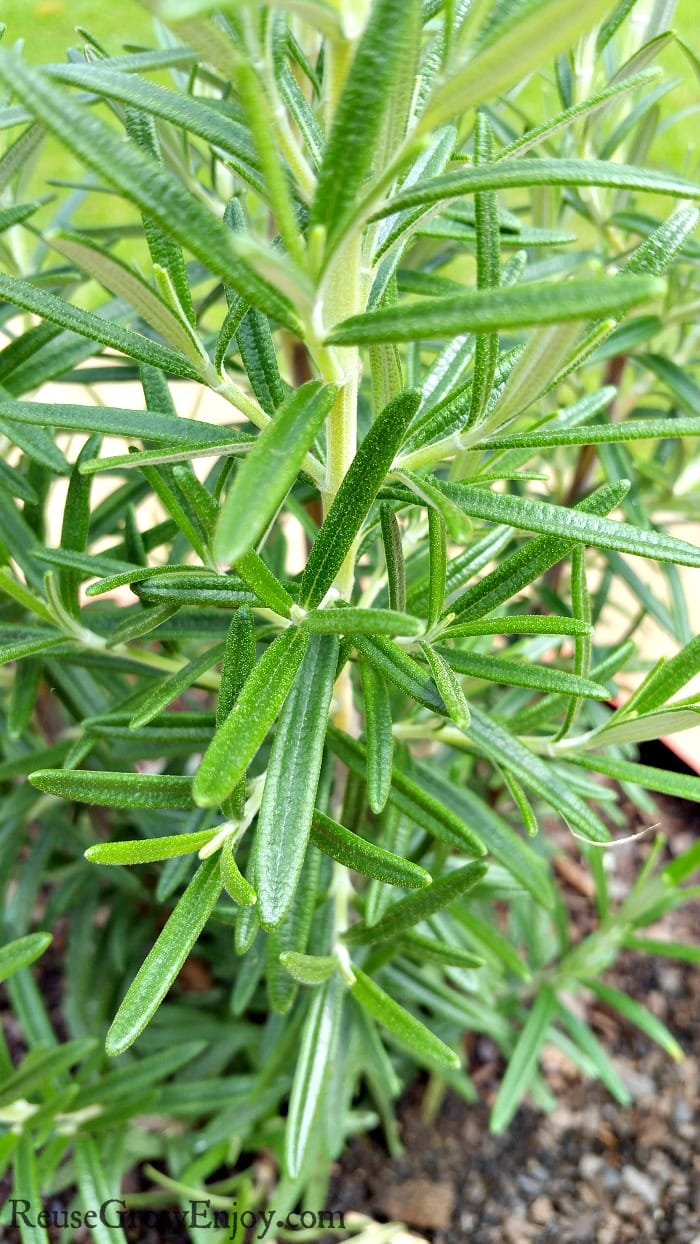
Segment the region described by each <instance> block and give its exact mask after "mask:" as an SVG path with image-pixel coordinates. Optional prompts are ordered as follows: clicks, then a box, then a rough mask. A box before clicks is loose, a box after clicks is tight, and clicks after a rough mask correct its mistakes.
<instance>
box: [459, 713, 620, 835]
mask: <svg viewBox="0 0 700 1244" xmlns="http://www.w3.org/2000/svg"><path fill="white" fill-rule="evenodd" d="M469 738H470V742H472V743H476V744H477V746H478V747H479V749H480V750H481V751H482V752H483V753H484V755H485V756H487V757H490V758H492V759H493V760H494V761H495V762H496V763H497V764H499V765H501V766H502V767H503V768H505V769H509V770H511V771H512V772H513V773H514V774H515V777H516V778H517V780H518V781H519V782H521V783H522V784H523V786H525V787H527V789H528V790H533V791H534V792H535V794H536V795H539V797H540V798H541V799H544V800H545V801H546V803H548V804H549V805H550V807H553V808H554V810H555V811H556V812H557V813H558V814H559V815H560V816H563V817H564V818H565V819H566V821H568V822H569V824H570V825H572V826H573V827H574V828H575V829H576V830H578V832H579V833H581V834H583V835H584V836H585V837H587V838H591V839H592V840H593V841H594V842H607V841H608V840H609V837H610V835H609V833H608V831H607V829H606V828H605V825H604V824H603V822H602V821H601V820H600V819H599V817H597V816H596V815H595V813H594V812H592V811H591V809H590V808H589V807H588V806H587V805H586V804H585V803H584V802H583V800H582V799H579V797H578V795H576V794H575V793H574V792H573V791H572V790H570V789H569V785H568V783H567V782H566V780H565V779H564V778H562V777H561V776H560V775H559V773H558V772H557V770H556V769H555V767H554V766H553V765H552V764H548V763H547V762H546V761H544V760H542V759H541V758H540V757H539V756H536V755H535V754H534V752H531V751H530V749H529V747H526V745H525V744H524V743H521V741H520V739H518V738H516V736H515V735H514V734H512V733H511V731H510V730H506V728H505V727H504V726H501V725H500V724H499V723H498V722H496V721H494V720H493V718H491V717H488V716H487V715H486V714H485V713H483V712H482V711H481V709H478V708H476V706H475V705H472V724H471V729H470V734H469ZM455 741H456V740H455Z"/></svg>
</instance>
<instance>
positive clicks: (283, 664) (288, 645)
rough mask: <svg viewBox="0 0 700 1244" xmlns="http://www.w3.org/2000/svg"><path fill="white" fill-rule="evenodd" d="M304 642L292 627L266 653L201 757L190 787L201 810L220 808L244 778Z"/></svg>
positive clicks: (281, 700)
mask: <svg viewBox="0 0 700 1244" xmlns="http://www.w3.org/2000/svg"><path fill="white" fill-rule="evenodd" d="M307 643H308V639H307V636H306V635H303V634H302V633H301V632H300V631H299V630H298V629H297V628H296V627H291V628H290V629H289V630H286V631H283V632H282V634H281V635H278V636H277V638H276V639H275V640H273V642H272V643H271V644H270V646H269V647H268V648H266V650H265V652H264V654H263V656H262V657H261V659H260V661H259V662H258V664H257V665H256V666H255V668H254V669H253V671H252V672H251V674H250V676H249V677H248V679H247V680H246V682H245V685H244V686H243V689H242V690H241V693H240V695H239V697H238V699H237V701H236V703H235V705H234V706H233V708H232V709H231V712H230V713H229V715H228V717H226V719H225V720H224V721H223V722H222V724H221V726H219V728H218V729H217V732H216V734H215V735H214V738H213V739H212V741H211V743H210V744H209V747H208V748H207V750H206V752H205V753H204V757H203V759H202V762H201V764H200V766H199V769H198V771H197V773H196V775H195V779H194V783H193V786H192V793H193V797H194V800H195V803H197V804H199V806H200V807H205V808H208V807H214V806H215V805H216V804H220V803H221V801H222V800H223V799H225V798H226V797H227V795H230V794H231V792H232V790H233V789H234V787H235V786H236V784H237V783H238V781H239V780H240V778H241V777H242V776H243V774H244V773H245V771H246V769H247V767H248V765H249V764H250V761H251V760H252V759H253V757H254V755H255V753H256V752H257V750H258V748H259V747H260V744H261V743H262V741H263V739H264V738H265V735H266V734H267V732H268V730H269V729H270V727H271V725H272V724H273V722H274V721H275V718H276V717H277V714H278V713H279V711H280V709H281V708H282V705H283V704H284V701H285V700H286V698H287V695H288V694H289V691H290V690H291V687H292V684H293V682H294V679H295V676H296V673H297V670H298V669H299V666H300V665H301V661H302V658H303V656H304V652H305V649H306V646H307Z"/></svg>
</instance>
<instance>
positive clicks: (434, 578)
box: [428, 506, 447, 626]
mask: <svg viewBox="0 0 700 1244" xmlns="http://www.w3.org/2000/svg"><path fill="white" fill-rule="evenodd" d="M428 542H429V545H430V587H429V598H428V624H429V625H430V626H434V625H435V623H436V622H437V621H438V619H439V617H440V616H441V614H442V611H443V608H444V605H445V588H446V581H447V532H446V530H445V522H444V520H443V517H442V515H441V514H440V513H438V511H437V510H435V509H433V507H432V506H429V507H428Z"/></svg>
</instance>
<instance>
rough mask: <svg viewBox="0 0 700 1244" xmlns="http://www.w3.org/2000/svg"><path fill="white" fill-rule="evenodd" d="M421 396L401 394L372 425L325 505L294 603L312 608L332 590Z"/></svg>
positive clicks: (414, 393)
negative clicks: (330, 498)
mask: <svg viewBox="0 0 700 1244" xmlns="http://www.w3.org/2000/svg"><path fill="white" fill-rule="evenodd" d="M420 401H421V395H420V393H419V392H418V391H416V390H407V391H406V392H405V393H402V394H401V395H400V396H399V397H397V398H396V399H395V400H394V401H393V402H390V403H389V405H388V406H385V408H384V410H383V411H382V412H381V414H380V415H379V416H378V418H377V419H376V420H375V422H374V423H373V424H372V427H371V428H370V430H369V432H368V433H367V435H366V436H365V439H364V440H363V442H362V444H361V445H360V448H359V449H358V451H357V454H356V455H355V457H354V459H353V461H352V463H351V465H350V469H349V470H348V472H347V474H346V475H345V477H344V479H343V481H342V483H341V485H340V487H339V489H338V491H337V493H336V495H335V497H334V500H333V504H332V505H331V508H330V510H329V511H328V514H327V515H326V518H325V519H324V522H323V524H322V526H321V529H320V531H319V533H318V535H317V537H316V539H315V541H314V545H313V548H312V549H311V553H310V555H309V560H308V562H307V563H306V568H305V570H304V573H303V575H302V578H301V590H300V597H299V603H300V604H301V605H302V606H303V607H304V608H306V609H308V608H313V607H315V606H316V605H318V604H319V603H320V602H321V600H322V599H323V597H324V596H325V594H326V592H327V591H328V589H329V588H330V587H331V586H332V584H333V581H334V579H335V576H336V574H337V573H338V571H339V570H340V568H341V566H342V564H343V562H344V561H345V557H346V555H347V553H348V552H349V550H350V548H351V547H352V544H353V542H354V540H355V537H356V536H357V534H358V532H359V531H360V528H361V526H362V524H363V522H364V520H365V518H366V517H367V514H368V513H369V510H370V507H371V505H372V502H373V501H374V499H375V497H376V495H377V493H378V492H379V489H380V488H381V486H382V484H383V483H384V479H385V477H386V474H387V472H388V470H389V468H390V466H391V464H392V462H393V460H394V457H395V455H396V453H397V452H398V450H399V449H400V447H401V442H402V441H403V438H404V436H405V434H406V431H407V429H408V427H409V424H410V422H411V420H412V418H413V416H414V415H415V413H416V411H417V410H418V407H419V405H420Z"/></svg>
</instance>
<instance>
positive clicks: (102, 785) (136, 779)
mask: <svg viewBox="0 0 700 1244" xmlns="http://www.w3.org/2000/svg"><path fill="white" fill-rule="evenodd" d="M29 781H30V782H31V784H32V786H36V788H37V790H42V791H44V792H45V793H46V794H47V795H54V796H55V797H56V798H57V799H67V800H74V801H75V802H77V803H97V804H101V805H102V806H103V807H108V808H191V807H193V801H192V783H191V781H190V779H189V778H187V777H171V776H170V774H156V773H114V772H111V771H109V772H106V773H102V772H97V771H95V770H92V769H37V770H36V771H35V772H34V773H30V774H29Z"/></svg>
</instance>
